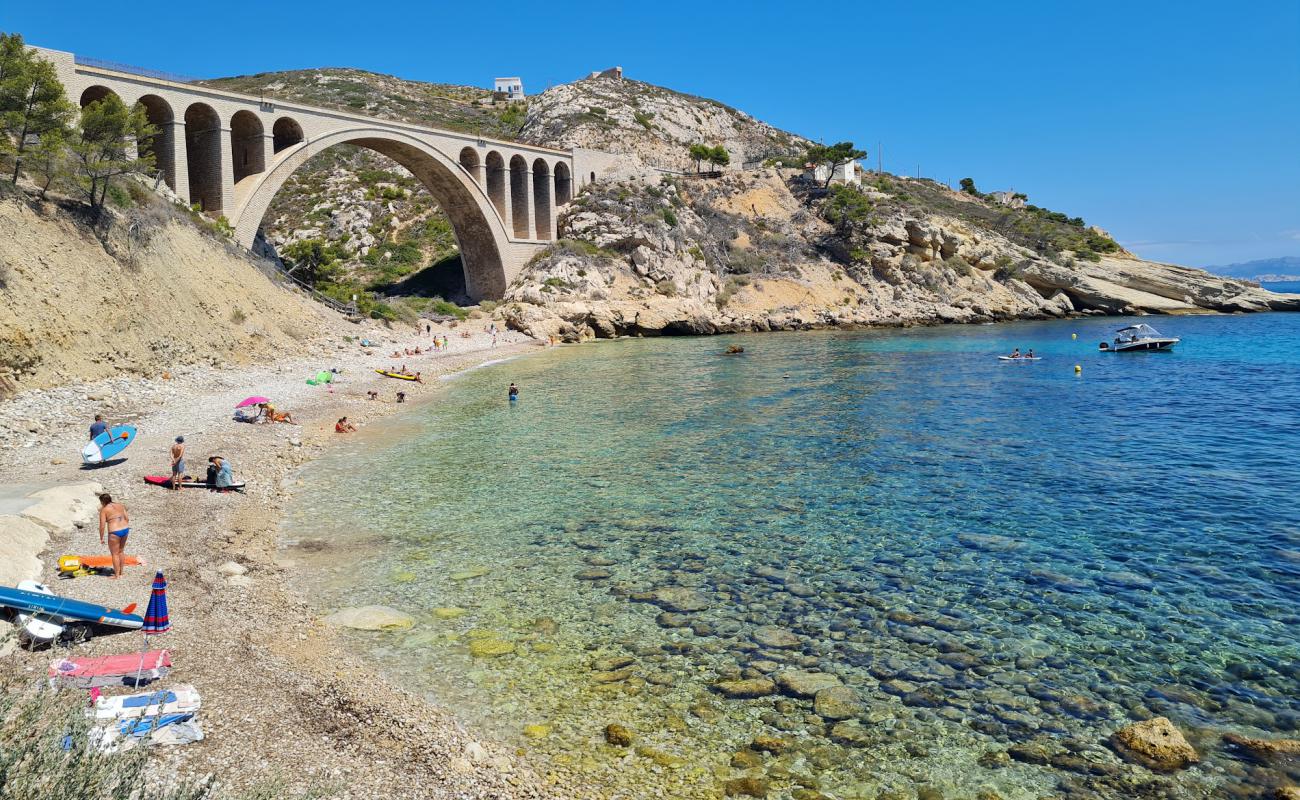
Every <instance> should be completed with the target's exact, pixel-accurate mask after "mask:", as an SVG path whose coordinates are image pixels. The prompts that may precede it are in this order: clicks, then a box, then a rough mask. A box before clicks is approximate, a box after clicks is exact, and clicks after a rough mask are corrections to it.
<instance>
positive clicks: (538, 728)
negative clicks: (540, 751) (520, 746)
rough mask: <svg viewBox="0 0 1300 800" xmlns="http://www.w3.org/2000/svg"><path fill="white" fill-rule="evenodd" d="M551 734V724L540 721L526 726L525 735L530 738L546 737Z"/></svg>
mask: <svg viewBox="0 0 1300 800" xmlns="http://www.w3.org/2000/svg"><path fill="white" fill-rule="evenodd" d="M550 735H551V726H550V725H547V724H545V723H538V724H536V725H525V726H524V736H526V737H528V738H529V739H545V738H546V737H547V736H550Z"/></svg>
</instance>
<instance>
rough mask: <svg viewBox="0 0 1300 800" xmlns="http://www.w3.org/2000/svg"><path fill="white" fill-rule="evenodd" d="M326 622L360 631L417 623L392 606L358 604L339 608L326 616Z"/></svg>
mask: <svg viewBox="0 0 1300 800" xmlns="http://www.w3.org/2000/svg"><path fill="white" fill-rule="evenodd" d="M325 622H327V623H328V624H330V625H334V626H335V627H339V628H352V629H354V630H359V631H386V630H401V629H404V628H410V627H412V626H413V625H415V618H414V617H412V616H411V615H410V614H406V613H403V612H401V611H398V610H397V609H395V608H392V607H390V606H357V607H355V608H342V609H339V610H338V611H335V612H334V613H333V614H330V615H329V616H328V617H326V618H325Z"/></svg>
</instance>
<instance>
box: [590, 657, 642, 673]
mask: <svg viewBox="0 0 1300 800" xmlns="http://www.w3.org/2000/svg"><path fill="white" fill-rule="evenodd" d="M634 663H636V659H635V658H633V657H632V656H606V657H604V658H598V659H596V660H595V661H592V662H591V668H592V669H594V670H596V671H597V672H612V671H613V670H616V669H622V668H623V667H629V666H631V665H632V664H634Z"/></svg>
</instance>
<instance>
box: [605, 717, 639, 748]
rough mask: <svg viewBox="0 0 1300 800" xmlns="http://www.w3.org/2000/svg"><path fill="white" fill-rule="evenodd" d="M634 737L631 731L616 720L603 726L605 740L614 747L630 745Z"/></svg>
mask: <svg viewBox="0 0 1300 800" xmlns="http://www.w3.org/2000/svg"><path fill="white" fill-rule="evenodd" d="M635 738H636V737H635V736H634V735H633V734H632V731H630V730H629V729H628V728H627V727H625V726H623V725H619V724H618V723H617V722H611V723H610V724H608V725H606V726H605V741H607V742H609V743H610V744H612V745H614V746H615V747H631V746H632V740H633V739H635Z"/></svg>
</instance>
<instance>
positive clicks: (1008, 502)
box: [286, 314, 1300, 798]
mask: <svg viewBox="0 0 1300 800" xmlns="http://www.w3.org/2000/svg"><path fill="white" fill-rule="evenodd" d="M1152 321H1153V322H1154V324H1155V326H1156V327H1157V328H1159V329H1161V330H1162V331H1164V332H1165V333H1167V334H1171V335H1178V336H1181V337H1182V338H1183V343H1182V344H1181V345H1180V347H1179V349H1178V351H1177V352H1174V353H1161V354H1126V355H1120V354H1102V353H1098V352H1097V350H1096V343H1097V342H1098V341H1100V340H1101V339H1103V338H1106V337H1107V335H1108V334H1109V332H1110V331H1112V330H1113V329H1114V328H1115V327H1118V324H1117V323H1116V321H1115V320H1087V321H1070V322H1053V323H1023V324H1013V325H998V326H978V327H945V328H937V329H925V330H912V331H901V332H900V331H887V332H861V333H838V332H823V333H802V334H774V335H762V336H745V337H726V338H713V339H672V340H668V339H660V340H634V341H619V342H611V343H602V344H599V345H592V346H584V347H577V348H567V349H563V350H559V351H553V352H550V353H546V354H543V355H539V356H537V357H532V358H527V359H523V360H519V361H514V362H511V363H509V364H505V365H499V366H496V367H492V368H488V369H483V370H479V371H476V372H473V373H470V374H469V375H466V376H464V377H462V378H459V379H457V380H455V381H452V382H451V384H450V385H449V387H448V389H447V391H446V393H445V396H444V397H443V398H442V399H441V400H440V401H438V402H436V403H435V404H433V405H430V406H428V407H426V408H424V409H421V410H419V411H417V412H415V413H414V414H412V415H410V416H408V417H406V418H404V419H403V420H400V421H397V422H395V423H392V424H388V425H384V426H376V428H377V429H376V430H372V431H370V432H368V433H367V434H366V435H365V436H363V437H362V438H359V439H357V440H356V441H354V442H350V443H348V444H347V445H344V446H342V447H340V448H339V449H338V450H337V451H335V452H334V453H332V454H331V455H330V456H329V457H328V458H326V459H324V460H321V461H319V462H317V463H315V464H313V465H312V466H310V467H309V468H308V469H307V470H306V471H305V472H304V475H303V479H304V483H305V485H304V486H303V487H302V489H301V490H300V493H299V496H298V501H297V503H298V509H299V511H298V514H297V520H296V521H291V522H290V524H289V525H288V527H287V530H286V535H287V536H289V537H290V538H299V539H308V538H311V539H323V540H324V541H325V542H326V543H327V544H328V546H327V547H326V549H325V550H324V551H323V552H320V553H316V554H306V553H304V554H303V555H302V557H303V558H304V559H305V560H306V562H307V563H308V565H309V566H310V569H309V571H308V572H307V573H306V575H307V576H308V577H307V580H309V581H310V582H311V585H312V589H313V592H314V593H315V595H316V596H317V597H318V599H319V602H320V603H321V605H322V606H323V607H330V606H341V605H361V604H364V603H385V604H390V605H394V606H397V607H399V608H402V609H405V610H407V611H409V612H411V613H412V614H414V615H415V616H416V617H417V620H418V624H417V626H416V627H415V628H414V629H413V630H412V631H410V632H408V633H400V634H373V635H365V634H358V635H357V636H356V637H355V638H356V640H357V642H358V644H359V645H360V646H362V647H365V648H367V649H368V650H369V651H370V652H372V654H373V655H374V657H375V658H376V659H377V660H378V663H380V664H381V665H382V666H383V667H385V668H386V669H387V670H389V671H390V672H391V673H392V674H393V675H394V676H396V677H397V678H398V679H399V680H401V681H403V682H405V683H406V684H407V685H408V686H410V687H412V688H414V689H417V690H420V691H425V692H427V693H428V694H429V695H430V696H431V697H432V698H433V699H434V700H435V701H436V702H439V703H441V704H444V705H447V706H450V707H452V708H453V709H455V710H456V711H457V712H458V713H459V714H461V715H462V716H463V717H464V718H465V719H466V720H467V721H468V722H469V723H470V724H471V726H473V727H475V728H477V729H480V730H484V731H485V732H487V733H490V734H492V735H495V736H499V737H502V738H505V739H507V740H510V741H515V742H518V743H519V744H520V745H521V746H524V747H526V748H528V749H529V750H530V751H533V752H535V753H537V754H538V755H539V757H541V758H542V759H544V760H545V761H546V762H547V763H549V764H551V765H554V767H555V768H556V769H558V770H560V771H562V772H565V773H568V774H570V775H576V776H580V779H581V780H582V781H583V782H586V783H588V784H591V785H595V786H599V787H602V791H603V793H604V794H608V795H609V796H620V797H642V796H656V795H657V794H660V795H663V796H672V797H709V796H714V795H715V794H716V792H717V790H718V789H717V787H718V786H719V785H721V784H722V783H723V782H724V781H726V780H729V779H735V778H738V777H742V776H746V775H750V776H763V777H766V778H767V779H769V780H770V781H771V786H772V795H771V796H773V797H788V796H791V793H792V792H793V790H794V789H795V788H796V787H798V786H799V785H801V784H802V785H814V786H816V787H819V789H820V791H822V792H823V793H824V794H825V795H826V796H830V797H841V798H851V797H863V798H867V797H869V798H875V797H878V796H883V797H909V798H910V797H913V796H915V795H916V792H917V790H918V787H929V788H932V789H934V790H937V791H939V792H940V793H941V796H944V797H950V798H951V797H962V798H965V797H971V798H973V797H976V796H979V793H980V792H995V793H996V795H997V796H1001V797H1005V798H1018V797H1024V798H1031V797H1033V798H1037V797H1049V796H1050V797H1060V796H1071V797H1073V796H1077V797H1132V796H1152V797H1156V796H1173V797H1211V796H1213V797H1222V796H1232V795H1240V796H1244V797H1249V796H1254V795H1253V794H1251V793H1252V792H1259V791H1261V789H1262V787H1267V786H1272V785H1279V784H1281V783H1282V782H1284V781H1285V780H1287V779H1295V778H1297V777H1300V776H1297V775H1296V774H1295V773H1294V772H1292V773H1291V774H1290V775H1288V774H1287V768H1286V766H1285V765H1282V766H1277V765H1274V766H1272V767H1265V766H1262V765H1257V764H1251V763H1249V762H1247V761H1245V760H1243V759H1242V758H1241V757H1240V754H1237V753H1233V752H1230V751H1229V750H1227V749H1225V748H1224V747H1223V745H1222V744H1221V743H1220V742H1219V736H1220V735H1221V733H1222V732H1224V731H1228V730H1232V731H1240V732H1246V733H1251V734H1254V735H1268V736H1290V737H1296V736H1297V734H1298V733H1300V691H1297V686H1298V683H1300V644H1298V643H1297V631H1300V600H1298V598H1300V500H1297V495H1296V484H1297V478H1298V477H1300V433H1297V430H1296V423H1297V416H1296V403H1297V398H1300V316H1288V315H1277V314H1272V315H1256V316H1242V317H1192V318H1178V319H1161V318H1157V319H1154V320H1152ZM1071 333H1077V334H1078V339H1077V340H1072V339H1071V337H1070V334H1071ZM731 343H738V344H742V345H743V346H744V347H745V348H746V351H747V352H746V353H745V354H744V355H740V356H734V357H724V356H721V355H718V354H719V353H720V352H721V350H723V349H724V348H725V347H726V346H727V345H728V344H731ZM1016 346H1019V347H1021V348H1022V349H1023V348H1027V347H1032V348H1033V349H1034V350H1035V351H1037V352H1039V353H1040V354H1042V355H1043V356H1044V360H1043V361H1041V362H1039V363H1036V364H1004V363H999V362H997V361H996V360H995V359H994V358H993V356H994V355H995V354H998V353H1005V352H1009V351H1010V350H1011V348H1012V347H1016ZM1075 364H1079V365H1080V366H1081V367H1082V374H1081V375H1078V376H1076V375H1075V373H1074V371H1073V365H1075ZM512 380H513V381H516V382H517V383H519V384H520V386H521V387H522V390H523V399H522V400H521V401H520V402H519V403H517V404H514V405H510V404H507V403H506V402H504V398H505V386H506V384H507V383H508V382H510V381H512ZM339 498H347V499H346V500H344V501H340V500H339ZM322 508H326V509H329V513H328V514H326V515H324V516H325V519H322V514H321V513H320V512H319V509H322ZM666 588H672V589H673V591H672V592H668V593H661V594H659V595H654V594H653V593H654V592H655V591H656V590H663V589H666ZM687 590H689V591H687ZM665 594H667V595H683V596H684V597H685V600H684V601H683V598H682V597H670V598H669V600H670V601H671V600H673V599H676V600H678V601H679V602H678V606H677V607H678V608H679V609H681V608H689V609H694V608H695V607H696V606H703V608H699V609H698V610H679V611H674V610H673V608H672V606H673V603H672V602H666V601H665ZM655 599H658V600H659V601H660V602H659V603H658V604H656V603H655V602H652V601H653V600H655ZM664 606H667V608H665V607H664ZM436 609H441V610H438V611H435V610H436ZM770 626H775V627H777V628H779V629H780V630H781V631H783V632H788V633H789V634H793V638H792V639H790V640H789V641H783V639H785V638H787V637H785V636H784V634H773V632H772V631H771V629H770ZM783 645H790V646H783ZM471 649H473V650H474V651H477V652H479V653H480V655H478V656H475V655H471ZM505 649H512V652H508V653H505V654H503V655H496V656H490V657H489V656H484V655H482V653H484V652H493V651H497V650H505ZM624 662H627V663H626V664H624ZM796 668H797V669H805V670H821V671H824V672H829V673H832V674H834V675H836V676H837V677H838V678H839V679H840V680H841V681H842V682H843V683H844V684H846V685H848V686H850V687H852V689H853V690H854V691H855V692H856V694H857V696H858V698H860V705H858V706H857V707H850V708H849V709H848V711H847V714H848V720H849V721H848V722H847V724H845V723H844V721H841V720H839V719H836V718H837V717H840V716H843V715H844V714H845V713H846V712H845V711H843V710H841V709H834V708H831V707H830V706H829V705H826V706H825V707H823V708H820V709H819V708H818V707H817V706H816V705H815V704H814V702H813V701H812V700H811V699H805V698H799V697H794V696H791V695H789V694H788V693H781V692H778V693H776V694H772V695H767V696H762V697H758V698H755V699H732V698H728V697H725V696H723V695H722V694H720V693H719V692H718V691H717V690H716V688H715V687H714V684H715V683H717V682H718V681H719V680H727V679H731V680H735V679H756V680H761V679H762V678H763V677H764V676H772V675H776V674H779V673H781V672H783V671H787V670H791V669H796ZM819 712H826V713H819ZM1155 714H1164V715H1167V716H1169V717H1171V718H1172V719H1174V720H1175V722H1176V723H1178V724H1179V725H1180V726H1181V727H1182V728H1183V729H1184V731H1185V732H1187V734H1188V735H1189V737H1190V738H1191V739H1192V741H1193V743H1194V744H1195V745H1196V746H1197V747H1198V749H1199V750H1201V752H1202V754H1203V757H1204V761H1203V763H1202V764H1201V765H1200V766H1198V767H1196V768H1195V769H1192V770H1187V771H1183V772H1180V773H1177V774H1175V775H1173V776H1157V775H1155V774H1154V773H1150V772H1147V771H1146V770H1144V769H1142V768H1139V767H1134V766H1130V765H1127V764H1125V763H1124V762H1121V761H1120V760H1119V759H1118V758H1116V757H1115V755H1114V754H1113V753H1111V752H1110V751H1109V750H1108V749H1107V748H1106V747H1105V740H1106V737H1107V736H1108V735H1109V733H1110V732H1111V731H1113V730H1114V729H1115V728H1117V727H1119V726H1120V725H1122V724H1125V723H1126V722H1128V721H1131V720H1137V719H1144V718H1147V717H1149V716H1152V715H1155ZM852 720H856V722H854V721H852ZM611 722H614V723H620V724H624V725H626V726H627V727H629V728H631V729H633V730H634V731H635V733H636V736H637V741H636V745H637V747H638V748H640V752H638V753H636V754H634V755H631V756H626V755H625V753H626V752H627V751H625V750H623V749H622V748H615V747H612V746H609V745H607V744H605V743H604V738H603V731H604V727H605V725H606V724H608V723H611ZM528 725H546V726H549V727H548V729H545V730H543V729H531V730H530V731H529V733H531V734H533V736H532V737H528V736H525V735H524V729H525V726H528ZM836 725H839V727H836ZM757 735H767V736H778V737H780V738H782V739H783V740H785V741H786V742H787V744H788V747H787V749H786V750H785V751H784V752H782V753H780V754H778V755H771V754H769V755H763V756H761V757H760V756H758V755H756V754H754V753H752V751H749V752H748V753H746V754H743V755H742V756H741V757H735V756H734V755H733V754H735V753H736V752H737V751H746V750H747V747H746V746H747V745H748V744H749V743H750V742H751V740H752V739H753V738H754V737H755V736H757ZM1015 746H1019V747H1021V748H1022V749H1021V750H1018V751H1016V756H1017V757H1016V758H1012V759H1011V760H1010V761H1009V762H1008V761H1007V759H1006V758H1005V757H1003V756H1001V755H999V754H1000V753H1002V752H1003V751H1006V750H1008V748H1012V747H1015ZM1023 748H1028V749H1023ZM1035 749H1036V751H1037V752H1038V753H1040V754H1041V755H1042V757H1041V758H1040V757H1039V756H1038V755H1035V754H1033V753H1031V752H1030V751H1031V750H1035ZM1044 758H1051V759H1052V762H1051V763H1048V764H1043V763H1032V762H1035V761H1042V760H1044ZM1162 792H1163V793H1165V794H1161V793H1162ZM891 793H892V794H891ZM985 796H993V795H985Z"/></svg>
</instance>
